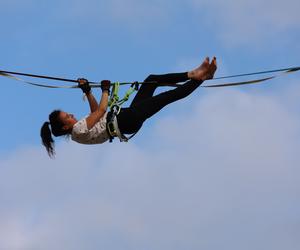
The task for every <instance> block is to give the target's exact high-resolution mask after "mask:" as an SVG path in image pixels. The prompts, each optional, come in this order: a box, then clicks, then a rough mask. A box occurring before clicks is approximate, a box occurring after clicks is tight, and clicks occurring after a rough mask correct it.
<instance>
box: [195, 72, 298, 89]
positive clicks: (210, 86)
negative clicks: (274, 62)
mask: <svg viewBox="0 0 300 250" xmlns="http://www.w3.org/2000/svg"><path fill="white" fill-rule="evenodd" d="M283 70H285V71H284V72H282V71H283ZM283 70H270V71H262V72H257V73H248V74H241V75H235V76H228V77H218V78H214V79H212V80H215V79H224V78H232V77H240V76H249V75H258V74H267V73H270V72H280V71H281V72H282V73H281V74H277V75H273V76H269V77H264V78H259V79H255V80H249V81H241V82H229V83H221V84H213V85H201V87H203V88H218V87H230V86H238V85H246V84H255V83H261V82H264V81H268V80H271V79H274V78H277V77H279V76H282V75H284V74H289V73H294V72H296V71H299V70H300V67H294V68H287V69H283Z"/></svg>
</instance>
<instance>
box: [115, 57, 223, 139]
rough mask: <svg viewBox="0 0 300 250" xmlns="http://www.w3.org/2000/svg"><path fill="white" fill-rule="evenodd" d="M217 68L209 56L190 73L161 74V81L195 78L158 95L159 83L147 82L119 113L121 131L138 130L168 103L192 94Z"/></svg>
mask: <svg viewBox="0 0 300 250" xmlns="http://www.w3.org/2000/svg"><path fill="white" fill-rule="evenodd" d="M216 69H217V62H216V58H215V57H214V59H213V60H212V62H211V63H209V58H208V57H207V58H206V59H205V60H204V62H203V63H202V64H201V65H200V66H199V67H198V68H196V69H195V70H193V71H189V72H188V73H182V75H176V74H175V75H174V74H167V75H162V76H159V77H158V78H159V79H156V80H157V81H159V83H163V82H166V81H168V82H171V81H172V80H173V81H174V82H180V80H181V79H182V81H185V80H187V78H189V79H193V80H190V81H188V82H186V83H185V84H183V85H181V86H179V87H177V88H175V89H173V90H170V91H166V92H164V93H161V94H159V95H157V96H153V93H154V91H155V88H156V86H157V85H155V86H153V85H152V86H149V87H147V84H145V87H144V89H143V90H142V89H141V90H142V91H141V93H140V94H139V95H138V96H137V97H136V99H135V100H134V102H133V104H132V105H131V106H130V107H129V108H126V109H122V110H121V112H120V114H119V115H118V122H119V128H120V130H121V132H122V133H124V134H131V133H135V132H137V131H138V130H139V129H140V128H141V126H142V124H143V122H144V121H145V120H146V119H148V118H150V117H151V116H153V115H154V114H156V113H157V112H159V111H160V110H161V109H162V108H163V107H165V106H166V105H168V104H170V103H172V102H175V101H177V100H180V99H182V98H185V97H186V96H188V95H189V94H191V93H192V92H193V91H194V90H195V89H196V88H198V87H199V86H200V85H201V83H202V82H203V81H204V80H207V79H212V78H213V76H214V73H215V71H216ZM151 77H153V78H151ZM151 77H149V78H147V79H148V81H149V79H154V78H155V76H151ZM156 77H157V76H156ZM181 77H182V78H181ZM147 79H146V80H147ZM178 79H180V80H178ZM174 82H173V83H174Z"/></svg>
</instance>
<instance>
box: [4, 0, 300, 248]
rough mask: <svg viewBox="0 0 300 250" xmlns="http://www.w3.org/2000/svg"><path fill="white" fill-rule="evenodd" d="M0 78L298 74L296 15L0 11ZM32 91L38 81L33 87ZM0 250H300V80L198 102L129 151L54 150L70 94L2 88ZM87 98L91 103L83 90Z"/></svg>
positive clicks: (226, 8)
mask: <svg viewBox="0 0 300 250" xmlns="http://www.w3.org/2000/svg"><path fill="white" fill-rule="evenodd" d="M1 6H2V7H1V10H0V13H1V15H0V21H1V23H2V36H1V40H0V43H1V47H2V56H1V58H0V65H1V66H0V68H1V69H2V70H10V71H20V72H29V73H35V74H45V75H53V76H61V77H67V78H74V79H76V78H78V77H85V78H88V79H90V80H92V81H100V80H102V79H110V80H112V81H135V80H139V81H141V80H143V79H144V78H145V77H146V76H147V75H148V74H150V73H168V72H175V71H187V70H190V69H192V68H194V67H196V66H197V65H198V64H199V63H200V62H201V61H202V60H203V58H204V57H205V56H207V55H208V56H214V55H216V56H217V58H218V60H219V68H218V72H217V75H219V76H220V75H227V74H235V73H241V72H252V71H257V70H258V71H260V70H265V69H276V68H282V67H289V66H299V64H300V63H299V51H300V45H299V38H300V30H299V21H300V18H299V15H298V10H299V8H300V3H299V1H296V0H287V1H285V2H282V1H277V0H275V1H270V0H266V1H264V2H261V1H258V0H252V1H248V0H246V1H245V0H244V1H237V0H228V1H226V2H225V1H220V0H216V1H213V2H212V1H208V0H203V1H200V0H185V1H177V0H175V1H174V0H173V1H171V0H157V1H156V0H155V1H144V0H139V1H138V0H123V1H121V0H110V1H106V0H104V1H96V0H86V1H79V0H74V1H69V0H61V1H56V0H53V1H51V2H50V1H48V2H41V1H36V0H28V1H18V0H10V1H6V0H2V1H1ZM42 82H43V81H42ZM0 84H1V86H2V93H3V94H2V98H1V99H0V105H1V107H2V108H1V111H2V122H1V144H0V204H1V206H0V249H1V250H2V249H72V250H73V249H102V248H103V249H104V248H105V249H130V250H131V249H175V250H177V249H178V250H179V249H209V250H214V249H220V248H222V249H231V250H232V249H283V248H284V249H287V250H292V249H298V248H299V247H300V242H299V238H300V237H299V232H300V217H299V210H300V203H299V199H298V197H299V190H300V186H299V183H300V182H299V179H300V177H299V176H300V171H299V165H300V164H299V163H300V159H299V148H300V145H299V139H300V132H299V131H300V115H299V110H300V109H299V107H300V106H299V98H300V94H299V93H300V87H299V73H295V74H293V75H289V76H285V77H281V78H277V79H275V80H273V81H270V82H266V83H264V84H262V85H255V86H245V87H238V88H227V89H225V88H224V89H203V88H202V89H201V88H200V89H199V90H197V91H196V92H195V93H193V94H192V95H191V96H190V97H189V98H187V99H186V100H182V101H180V102H178V103H176V104H172V105H171V106H169V107H167V108H166V109H165V110H163V111H162V112H161V113H160V114H158V115H157V116H155V117H154V118H153V119H151V121H148V122H147V123H146V124H145V126H144V128H143V129H142V131H141V132H140V133H139V134H137V135H136V137H135V138H134V139H133V140H132V141H130V142H129V143H127V144H121V143H118V142H117V141H115V142H114V143H113V144H104V145H97V146H82V145H78V144H75V143H73V142H71V141H65V140H57V141H56V142H57V143H56V146H57V158H56V160H54V161H53V160H50V159H48V157H47V154H46V153H45V152H44V149H43V148H42V147H41V145H40V138H39V129H40V126H41V124H42V122H44V121H45V120H46V119H47V118H48V113H49V112H50V111H52V110H53V109H54V108H62V109H65V110H67V111H69V112H73V113H75V114H76V115H77V116H78V117H81V116H83V115H85V114H86V112H88V106H87V103H84V102H83V101H82V95H81V93H80V92H79V91H77V90H49V89H41V88H35V87H31V86H27V85H23V84H22V83H19V82H16V81H13V80H9V79H6V78H0ZM94 93H95V95H96V96H97V94H98V93H99V92H98V91H97V90H95V91H94Z"/></svg>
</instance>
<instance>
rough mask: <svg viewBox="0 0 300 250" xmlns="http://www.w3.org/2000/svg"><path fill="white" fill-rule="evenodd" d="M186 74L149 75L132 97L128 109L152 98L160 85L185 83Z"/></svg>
mask: <svg viewBox="0 0 300 250" xmlns="http://www.w3.org/2000/svg"><path fill="white" fill-rule="evenodd" d="M188 79H189V78H188V73H187V72H184V73H172V74H164V75H149V76H148V77H147V78H146V79H145V80H144V82H145V83H144V84H142V86H141V88H140V89H139V91H138V92H137V94H136V96H135V97H134V99H133V101H132V103H131V104H130V107H134V106H136V105H137V104H138V103H139V102H141V101H143V100H145V99H148V98H149V97H152V96H153V94H154V91H155V89H156V88H157V87H158V86H159V84H161V83H179V82H185V81H187V80H188Z"/></svg>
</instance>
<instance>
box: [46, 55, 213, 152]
mask: <svg viewBox="0 0 300 250" xmlns="http://www.w3.org/2000/svg"><path fill="white" fill-rule="evenodd" d="M216 69H217V60H216V58H215V57H214V58H213V59H212V60H211V62H210V60H209V58H208V57H207V58H206V59H205V60H204V61H203V63H202V64H201V65H200V66H199V67H197V68H196V69H194V70H191V71H188V72H184V73H172V74H164V75H149V76H148V77H147V78H146V79H145V81H144V82H145V83H144V84H142V86H141V88H140V89H139V91H138V92H137V94H136V96H135V97H134V99H133V101H132V103H131V104H130V106H129V107H127V108H121V110H120V112H119V113H118V115H117V116H116V118H117V126H118V129H119V132H120V133H121V134H133V133H136V132H137V131H138V130H139V129H140V128H141V127H142V125H143V123H144V122H145V121H146V120H147V119H148V118H150V117H151V116H153V115H154V114H156V113H157V112H159V111H160V110H161V109H162V108H163V107H165V106H166V105H168V104H170V103H172V102H175V101H177V100H180V99H182V98H185V97H187V96H188V95H189V94H191V93H192V92H193V91H194V90H195V89H196V88H197V87H199V86H200V85H201V84H202V83H203V81H205V80H208V79H212V78H213V76H214V73H215V71H216ZM185 81H186V82H185ZM147 82H148V83H147ZM179 82H185V83H184V84H182V85H180V86H178V87H176V88H175V89H172V90H169V91H166V92H163V93H160V94H158V95H156V96H153V94H154V91H155V89H156V88H157V87H158V86H160V84H162V85H163V83H179ZM110 85H111V84H110V81H102V83H101V89H102V95H101V100H100V103H99V104H98V103H97V101H96V99H95V98H94V96H93V94H92V93H91V88H90V86H89V84H88V81H87V80H85V79H79V87H80V88H81V89H82V91H83V92H84V93H85V94H86V96H87V99H88V102H89V106H90V110H91V113H90V114H89V115H88V116H86V117H85V118H82V119H81V120H79V121H78V120H76V118H75V117H74V115H73V114H69V113H66V112H64V111H62V110H54V111H53V112H52V113H51V114H50V115H49V121H47V122H45V123H44V124H43V126H42V128H41V138H42V143H43V145H44V146H45V147H46V150H47V152H48V154H49V156H50V157H52V156H54V154H55V151H54V140H53V138H52V135H51V133H52V134H53V135H54V136H70V137H71V139H72V140H73V141H76V142H78V143H82V144H100V143H104V142H106V141H108V140H109V139H110V138H111V136H112V135H111V134H109V131H110V130H109V129H108V127H107V119H109V116H110V112H107V107H108V101H109V92H110Z"/></svg>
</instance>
